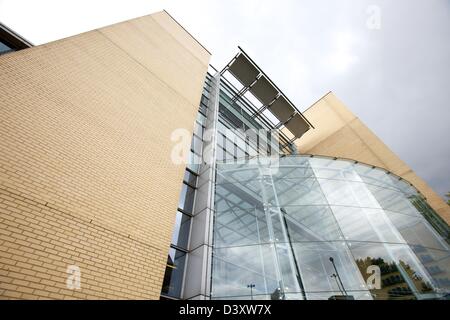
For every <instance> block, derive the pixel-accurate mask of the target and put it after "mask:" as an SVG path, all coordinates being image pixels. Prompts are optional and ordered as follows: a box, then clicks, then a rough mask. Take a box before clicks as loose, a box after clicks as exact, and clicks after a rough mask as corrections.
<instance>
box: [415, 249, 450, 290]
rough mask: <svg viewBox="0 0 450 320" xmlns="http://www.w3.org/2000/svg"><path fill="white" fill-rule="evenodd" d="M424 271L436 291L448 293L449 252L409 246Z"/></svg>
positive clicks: (449, 283) (449, 273)
mask: <svg viewBox="0 0 450 320" xmlns="http://www.w3.org/2000/svg"><path fill="white" fill-rule="evenodd" d="M411 249H412V250H413V251H414V253H415V254H416V255H417V257H418V258H419V260H420V262H421V263H422V265H424V266H425V269H426V271H427V272H428V274H429V275H430V276H431V277H432V279H433V282H434V286H435V287H436V291H438V292H440V293H444V294H447V297H448V294H449V292H450V251H448V250H447V251H442V250H434V249H429V248H425V247H422V246H411Z"/></svg>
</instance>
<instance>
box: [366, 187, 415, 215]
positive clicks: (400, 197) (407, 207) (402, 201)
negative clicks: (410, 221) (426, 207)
mask: <svg viewBox="0 0 450 320" xmlns="http://www.w3.org/2000/svg"><path fill="white" fill-rule="evenodd" d="M367 188H368V189H369V190H370V191H371V193H372V194H373V196H374V197H375V198H376V199H377V201H378V203H379V204H380V205H381V207H382V208H383V209H386V210H390V211H394V212H399V213H404V214H409V215H412V216H420V213H419V212H418V211H417V210H416V209H415V208H414V206H413V205H412V204H411V202H410V201H409V200H408V199H407V198H406V197H405V196H404V194H403V193H401V192H397V191H394V190H392V189H386V188H381V187H378V186H374V185H369V184H367Z"/></svg>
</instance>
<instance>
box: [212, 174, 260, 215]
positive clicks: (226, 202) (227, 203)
mask: <svg viewBox="0 0 450 320" xmlns="http://www.w3.org/2000/svg"><path fill="white" fill-rule="evenodd" d="M262 207H263V202H262V198H261V187H260V182H259V181H258V180H255V181H249V182H247V183H245V185H244V184H239V183H224V184H220V185H217V186H216V210H217V211H219V212H222V211H228V210H230V209H243V210H245V209H254V208H262Z"/></svg>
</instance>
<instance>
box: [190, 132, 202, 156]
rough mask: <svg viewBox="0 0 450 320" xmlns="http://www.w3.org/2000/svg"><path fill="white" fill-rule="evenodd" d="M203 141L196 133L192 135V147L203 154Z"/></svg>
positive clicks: (199, 153)
mask: <svg viewBox="0 0 450 320" xmlns="http://www.w3.org/2000/svg"><path fill="white" fill-rule="evenodd" d="M202 145H203V141H202V140H201V139H200V138H199V137H197V136H196V135H193V136H192V141H191V149H192V150H194V152H195V153H196V154H198V155H201V154H202Z"/></svg>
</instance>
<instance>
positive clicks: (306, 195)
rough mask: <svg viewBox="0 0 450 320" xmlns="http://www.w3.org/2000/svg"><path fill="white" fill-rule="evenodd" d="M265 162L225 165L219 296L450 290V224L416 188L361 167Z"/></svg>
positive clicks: (302, 160)
mask: <svg viewBox="0 0 450 320" xmlns="http://www.w3.org/2000/svg"><path fill="white" fill-rule="evenodd" d="M258 160H261V158H255V159H252V160H250V161H248V160H247V161H242V162H239V161H234V162H232V163H230V162H228V163H226V162H225V163H219V164H218V166H217V180H216V192H215V220H214V251H213V263H212V268H213V269H212V286H211V296H212V298H213V299H234V298H235V299H250V298H251V297H250V290H249V289H248V288H247V284H249V283H252V284H255V287H254V288H253V290H252V293H253V297H254V298H255V299H436V298H442V297H444V296H445V295H446V294H448V293H449V292H450V283H449V282H450V280H449V279H450V274H449V272H450V261H449V257H450V255H449V253H450V251H449V247H448V243H447V242H446V239H448V225H446V224H445V223H444V222H443V221H442V219H440V218H439V217H438V216H437V215H436V213H434V211H432V209H431V208H430V207H429V206H428V205H427V204H426V202H425V200H424V199H423V198H422V196H421V195H420V194H419V193H418V192H417V191H416V189H414V188H413V187H412V186H411V185H409V184H408V183H407V182H405V181H404V180H400V179H399V178H398V177H396V176H394V175H392V174H389V173H387V172H386V171H384V170H382V169H379V168H375V167H371V166H366V165H363V164H359V163H355V162H353V161H346V160H336V159H330V158H324V157H307V156H286V157H283V158H280V159H278V160H277V161H276V162H273V163H272V164H270V162H268V161H264V164H262V161H258ZM266 160H267V159H266ZM268 163H269V164H268ZM330 258H332V260H333V263H334V266H333V263H331V261H330ZM377 272H379V273H378V275H379V279H378V281H373V280H374V275H375V273H377Z"/></svg>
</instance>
